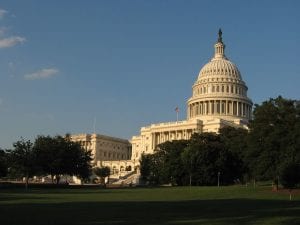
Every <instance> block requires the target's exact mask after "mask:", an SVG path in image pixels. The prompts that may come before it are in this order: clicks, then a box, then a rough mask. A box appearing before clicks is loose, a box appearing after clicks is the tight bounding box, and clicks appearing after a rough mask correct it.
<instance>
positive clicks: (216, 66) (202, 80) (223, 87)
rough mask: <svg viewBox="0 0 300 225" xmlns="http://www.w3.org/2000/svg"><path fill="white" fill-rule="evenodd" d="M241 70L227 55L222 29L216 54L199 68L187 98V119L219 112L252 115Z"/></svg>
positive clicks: (221, 114) (231, 117) (227, 115)
mask: <svg viewBox="0 0 300 225" xmlns="http://www.w3.org/2000/svg"><path fill="white" fill-rule="evenodd" d="M247 90H248V88H247V86H246V84H245V82H244V81H243V80H242V77H241V74H240V71H239V70H238V68H237V67H236V65H235V64H233V63H232V62H231V61H229V60H228V59H227V58H226V56H225V45H224V43H223V41H222V31H221V30H219V38H218V41H217V43H216V44H215V55H214V57H213V58H212V59H211V61H210V62H209V63H207V64H206V65H205V66H204V67H203V68H202V69H201V70H200V72H199V76H198V79H197V81H196V82H195V84H194V85H193V95H192V97H191V98H190V99H189V100H188V107H187V117H188V119H194V118H199V119H204V118H205V117H208V118H209V117H211V116H217V117H219V118H223V119H225V120H235V119H241V120H244V121H245V122H248V120H249V119H250V118H251V110H252V101H251V100H250V99H249V98H248V97H247Z"/></svg>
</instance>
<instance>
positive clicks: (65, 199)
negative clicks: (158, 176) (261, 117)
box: [0, 186, 300, 225]
mask: <svg viewBox="0 0 300 225" xmlns="http://www.w3.org/2000/svg"><path fill="white" fill-rule="evenodd" d="M288 198H289V196H288V195H287V194H286V193H278V192H272V191H271V188H270V187H257V188H255V189H254V188H253V187H245V186H230V187H221V188H217V187H192V188H190V187H165V188H135V189H106V190H104V189H97V188H85V189H31V190H28V191H24V190H21V189H11V190H8V189H3V190H1V189H0V224H1V225H13V224H15V225H27V224H28V225H44V224H53V225H54V224H55V225H60V224H72V225H77V224H86V225H97V224H104V225H109V224H121V225H125V224H130V225H132V224H187V225H191V224H207V225H221V224H239V225H243V224H246V225H248V224H255V225H259V224H272V225H273V224H300V195H299V194H298V195H296V196H294V199H293V200H292V201H289V200H288Z"/></svg>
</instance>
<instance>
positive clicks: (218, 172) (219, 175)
mask: <svg viewBox="0 0 300 225" xmlns="http://www.w3.org/2000/svg"><path fill="white" fill-rule="evenodd" d="M220 174H221V172H220V171H219V172H218V187H220Z"/></svg>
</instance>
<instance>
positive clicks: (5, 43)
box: [0, 36, 26, 48]
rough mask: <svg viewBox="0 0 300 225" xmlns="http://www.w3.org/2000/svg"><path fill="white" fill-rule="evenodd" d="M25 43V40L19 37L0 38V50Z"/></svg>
mask: <svg viewBox="0 0 300 225" xmlns="http://www.w3.org/2000/svg"><path fill="white" fill-rule="evenodd" d="M25 41H26V39H25V38H23V37H19V36H12V37H8V38H2V39H0V48H9V47H13V46H15V45H17V44H21V43H23V42H25Z"/></svg>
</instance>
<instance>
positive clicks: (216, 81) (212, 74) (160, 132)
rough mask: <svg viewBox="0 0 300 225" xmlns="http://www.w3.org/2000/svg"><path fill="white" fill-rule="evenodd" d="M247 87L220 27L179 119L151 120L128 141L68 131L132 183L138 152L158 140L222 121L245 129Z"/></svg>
mask: <svg viewBox="0 0 300 225" xmlns="http://www.w3.org/2000/svg"><path fill="white" fill-rule="evenodd" d="M247 91H248V87H247V85H246V84H245V82H244V81H243V79H242V75H241V73H240V71H239V69H238V68H237V66H236V65H235V64H234V63H233V62H231V61H230V60H229V59H228V58H227V56H226V55H225V44H224V42H223V39H222V31H221V30H219V33H218V40H217V42H216V43H215V45H214V56H213V57H212V59H211V60H210V61H209V62H208V63H207V64H205V65H204V66H203V67H202V69H201V70H200V72H199V75H198V77H197V79H196V81H195V83H194V84H193V86H192V96H191V97H190V98H189V99H188V100H187V117H186V120H183V121H173V122H164V123H157V124H151V125H149V126H145V127H142V128H141V130H140V134H139V135H137V136H133V137H132V138H131V140H130V141H128V140H124V139H119V138H114V137H108V136H104V135H96V134H93V135H89V134H79V135H72V140H74V141H79V142H80V143H82V145H83V146H84V147H85V148H86V149H89V150H91V151H92V153H93V155H94V162H93V163H94V165H96V166H109V167H110V168H111V171H112V176H114V175H115V177H116V178H117V177H121V178H123V180H122V179H119V182H120V181H121V182H125V181H130V182H134V181H135V180H134V179H136V176H137V175H136V174H137V171H138V168H139V163H140V159H141V156H142V154H152V153H153V152H154V150H155V148H156V146H157V145H159V144H161V143H163V142H166V141H173V140H182V139H185V140H187V139H189V138H190V137H191V135H192V134H193V133H203V132H215V133H218V131H219V129H220V128H222V127H225V126H232V127H236V128H245V129H247V124H248V121H249V120H250V118H251V112H252V101H251V99H250V98H248V96H247Z"/></svg>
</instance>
